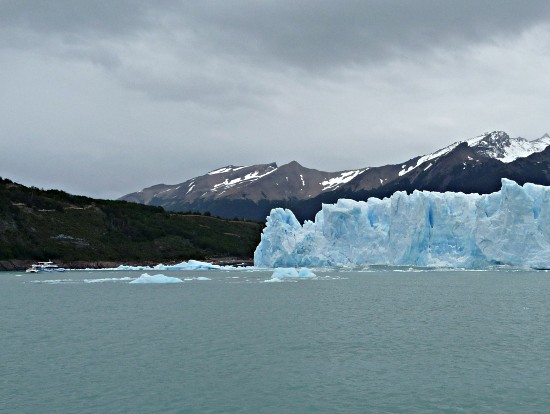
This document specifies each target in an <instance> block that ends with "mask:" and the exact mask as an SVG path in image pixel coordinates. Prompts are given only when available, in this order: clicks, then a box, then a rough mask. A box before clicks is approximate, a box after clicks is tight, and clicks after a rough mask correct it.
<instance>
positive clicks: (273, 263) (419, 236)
mask: <svg viewBox="0 0 550 414" xmlns="http://www.w3.org/2000/svg"><path fill="white" fill-rule="evenodd" d="M499 264H505V265H512V266H528V267H532V268H550V187H546V186H541V185H535V184H530V183H527V184H525V185H523V186H520V185H518V184H517V183H515V182H514V181H511V180H507V179H502V188H501V190H500V191H498V192H496V193H492V194H486V195H479V194H463V193H451V192H447V193H437V192H429V191H414V192H413V193H412V194H409V195H408V194H407V193H405V192H400V191H399V192H396V193H395V194H393V195H392V196H391V197H389V198H385V199H383V200H380V199H377V198H370V199H369V200H368V201H366V202H364V201H353V200H346V199H341V200H338V202H337V203H336V204H323V207H322V209H321V211H319V212H318V213H317V215H316V216H315V221H314V222H312V221H306V222H305V223H304V225H303V226H302V225H300V223H299V222H298V220H297V219H296V217H295V216H294V214H293V213H292V212H291V211H290V210H287V209H282V208H276V209H273V210H272V211H271V213H270V215H269V216H268V218H267V226H266V228H265V229H264V231H263V233H262V238H261V242H260V244H259V245H258V247H257V248H256V251H255V253H254V265H255V266H257V267H298V266H300V267H301V266H307V267H320V266H363V265H410V266H437V267H439V266H442V267H462V268H479V267H486V266H491V265H499Z"/></svg>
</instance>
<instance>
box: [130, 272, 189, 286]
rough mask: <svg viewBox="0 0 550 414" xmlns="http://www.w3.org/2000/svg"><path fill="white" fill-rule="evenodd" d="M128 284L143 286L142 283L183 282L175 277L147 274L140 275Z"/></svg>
mask: <svg viewBox="0 0 550 414" xmlns="http://www.w3.org/2000/svg"><path fill="white" fill-rule="evenodd" d="M130 283H133V284H144V283H183V280H181V279H178V278H177V277H170V276H165V275H162V274H158V275H149V274H147V273H144V274H142V275H141V276H140V277H138V278H137V279H135V280H132V281H131V282H130Z"/></svg>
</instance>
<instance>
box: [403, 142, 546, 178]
mask: <svg viewBox="0 0 550 414" xmlns="http://www.w3.org/2000/svg"><path fill="white" fill-rule="evenodd" d="M463 142H466V143H467V144H468V146H469V147H471V148H474V149H475V152H476V153H477V154H478V155H479V156H485V157H489V158H493V159H496V160H499V161H501V162H503V163H510V162H512V161H515V160H517V159H518V158H524V157H528V156H529V155H531V154H534V153H536V152H540V151H543V150H544V149H545V148H546V147H548V145H550V136H549V135H548V134H545V135H544V136H543V137H541V138H539V139H536V140H533V141H528V140H526V139H525V138H510V137H509V136H508V134H506V133H505V132H502V131H494V132H488V133H485V134H482V135H480V136H477V137H475V138H470V139H467V140H462V141H457V142H455V143H453V144H451V145H449V146H447V147H445V148H442V149H440V150H438V151H436V152H433V153H431V154H427V155H423V156H421V157H419V158H417V159H413V160H411V161H412V162H411V163H409V162H407V163H404V164H403V165H402V166H401V171H399V176H400V177H401V176H404V175H405V174H408V173H409V172H411V171H413V170H414V169H416V168H418V167H419V166H420V165H422V164H424V163H425V162H427V161H432V160H436V159H438V158H440V157H442V156H444V155H447V154H448V153H450V152H451V151H452V150H454V149H455V148H456V147H457V146H458V145H460V144H462V143H463Z"/></svg>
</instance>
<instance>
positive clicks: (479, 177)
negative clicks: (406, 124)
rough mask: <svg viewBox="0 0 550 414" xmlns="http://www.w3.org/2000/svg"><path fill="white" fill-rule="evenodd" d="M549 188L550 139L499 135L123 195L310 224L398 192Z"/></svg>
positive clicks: (241, 170)
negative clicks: (367, 163)
mask: <svg viewBox="0 0 550 414" xmlns="http://www.w3.org/2000/svg"><path fill="white" fill-rule="evenodd" d="M501 178H509V179H512V180H514V181H516V182H518V183H519V184H523V183H525V182H532V183H535V184H542V185H550V136H549V135H548V134H545V135H544V136H542V137H541V138H539V139H536V140H533V141H529V140H527V139H524V138H511V137H510V136H509V135H508V134H506V133H505V132H502V131H494V132H488V133H485V134H482V135H480V136H477V137H475V138H471V139H466V140H462V141H458V142H455V143H453V144H451V145H449V146H447V147H445V148H442V149H440V150H438V151H435V152H433V153H431V154H427V155H422V156H417V157H414V158H412V159H410V160H408V161H405V162H402V163H399V164H390V165H384V166H380V167H366V168H362V169H358V170H347V171H338V172H325V171H319V170H315V169H311V168H306V167H303V166H302V165H300V164H299V163H298V162H296V161H292V162H290V163H288V164H285V165H282V166H278V165H277V164H276V163H271V164H259V165H252V166H233V165H230V166H227V167H223V168H219V169H216V170H214V171H211V172H209V173H207V174H205V175H202V176H199V177H195V178H192V179H190V180H187V181H185V182H182V183H180V184H175V185H166V184H158V185H154V186H152V187H148V188H144V189H143V190H141V191H138V192H135V193H131V194H128V195H125V196H123V197H121V199H122V200H126V201H131V202H136V203H141V204H146V205H152V206H162V207H164V208H165V209H166V210H171V211H196V212H210V213H211V214H212V215H215V216H220V217H225V218H244V219H250V220H257V221H264V220H265V218H266V216H267V215H268V214H269V211H270V210H271V209H272V208H274V207H286V208H290V209H292V210H293V212H294V213H295V215H296V217H297V218H298V219H299V220H301V221H303V220H306V219H313V217H314V216H315V214H316V213H317V211H319V210H320V208H321V204H322V203H334V202H336V200H338V199H339V198H350V199H354V200H366V199H368V198H369V197H379V198H381V197H389V196H390V195H391V194H393V193H394V192H395V191H407V192H412V191H414V190H429V191H440V192H444V191H459V192H464V193H479V194H488V193H491V192H494V191H498V189H499V188H500V179H501Z"/></svg>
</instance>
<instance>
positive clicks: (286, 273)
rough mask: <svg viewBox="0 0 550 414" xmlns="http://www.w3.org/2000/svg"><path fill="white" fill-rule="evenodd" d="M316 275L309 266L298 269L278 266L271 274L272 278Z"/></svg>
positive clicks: (296, 277)
mask: <svg viewBox="0 0 550 414" xmlns="http://www.w3.org/2000/svg"><path fill="white" fill-rule="evenodd" d="M311 277H315V273H313V272H312V271H311V270H310V269H308V268H305V267H304V268H302V269H300V270H299V271H298V269H296V268H294V267H278V268H276V269H275V270H274V272H273V274H272V275H271V279H272V280H274V279H286V278H295V279H298V278H311Z"/></svg>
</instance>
